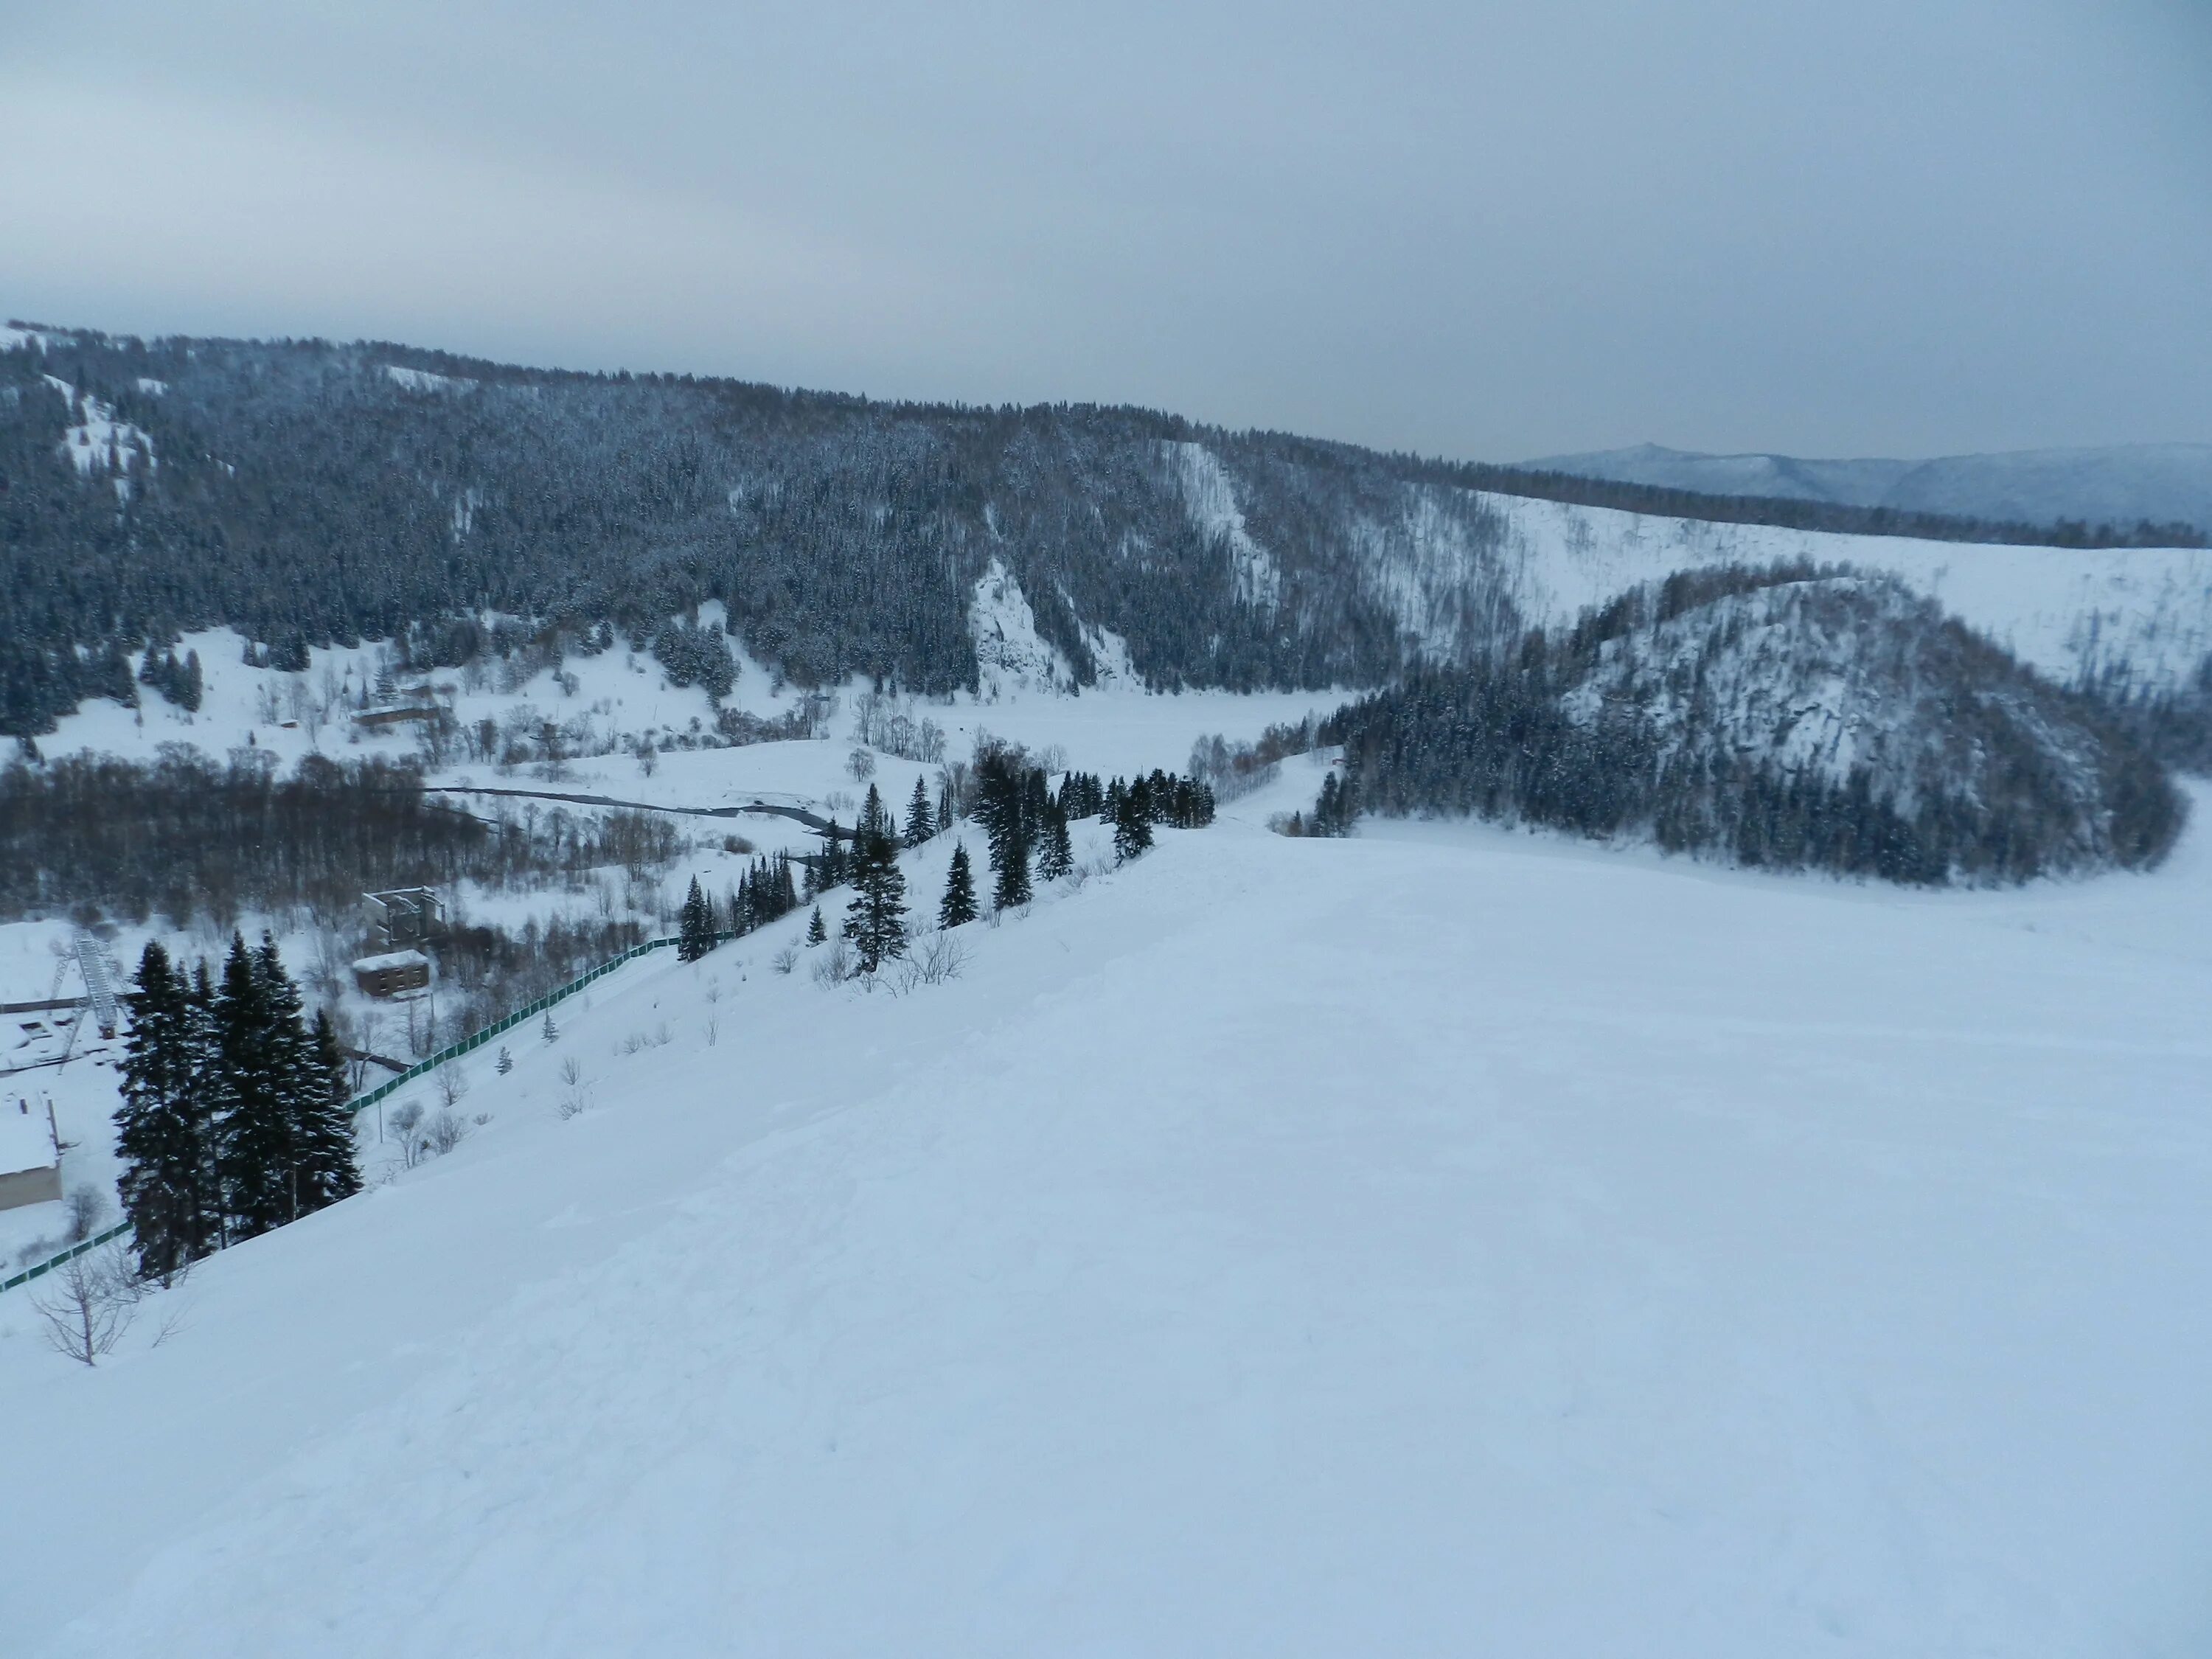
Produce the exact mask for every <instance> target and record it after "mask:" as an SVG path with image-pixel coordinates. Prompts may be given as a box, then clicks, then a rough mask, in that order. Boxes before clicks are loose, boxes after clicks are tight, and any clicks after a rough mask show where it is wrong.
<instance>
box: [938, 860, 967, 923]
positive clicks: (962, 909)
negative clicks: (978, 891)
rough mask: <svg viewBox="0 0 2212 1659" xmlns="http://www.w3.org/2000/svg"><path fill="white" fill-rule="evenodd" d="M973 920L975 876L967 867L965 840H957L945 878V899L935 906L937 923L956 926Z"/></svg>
mask: <svg viewBox="0 0 2212 1659" xmlns="http://www.w3.org/2000/svg"><path fill="white" fill-rule="evenodd" d="M963 921H975V872H973V871H972V870H970V869H969V867H968V844H967V842H955V843H954V844H953V848H952V868H951V870H950V871H949V872H946V875H945V900H944V902H943V903H941V904H939V906H938V907H937V925H938V926H939V927H958V926H960V924H961V923H962V922H963Z"/></svg>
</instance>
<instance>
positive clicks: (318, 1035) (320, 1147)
mask: <svg viewBox="0 0 2212 1659" xmlns="http://www.w3.org/2000/svg"><path fill="white" fill-rule="evenodd" d="M500 1054H501V1057H502V1058H503V1057H504V1056H505V1055H506V1054H507V1050H506V1049H504V1048H502V1049H501V1050H500ZM302 1082H303V1085H304V1086H303V1087H302V1088H301V1091H300V1095H299V1098H298V1101H297V1103H296V1116H295V1124H296V1129H295V1133H296V1137H297V1143H298V1148H299V1152H298V1157H299V1171H300V1179H299V1198H300V1211H301V1213H302V1214H306V1213H307V1212H309V1211H313V1210H319V1209H321V1208H322V1207H323V1206H325V1205H326V1204H335V1203H337V1201H338V1200H340V1199H342V1198H350V1197H352V1196H353V1195H354V1194H356V1193H357V1192H359V1191H360V1190H361V1165H360V1164H359V1163H358V1162H357V1161H356V1158H355V1153H354V1137H353V1113H352V1112H351V1111H350V1110H349V1109H348V1107H349V1103H350V1102H351V1101H352V1098H353V1091H352V1089H351V1088H350V1087H349V1085H348V1084H347V1081H346V1064H345V1053H344V1051H343V1049H341V1048H339V1047H338V1034H337V1031H336V1030H334V1029H333V1028H332V1026H331V1017H330V1015H329V1014H328V1013H327V1012H325V1011H324V1010H322V1009H320V1008H318V1009H317V1010H316V1011H315V1023H314V1024H313V1027H312V1028H311V1029H310V1030H309V1031H308V1034H307V1075H306V1077H305V1078H304V1079H302Z"/></svg>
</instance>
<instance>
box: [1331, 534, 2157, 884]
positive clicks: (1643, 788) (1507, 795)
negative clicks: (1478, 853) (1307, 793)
mask: <svg viewBox="0 0 2212 1659" xmlns="http://www.w3.org/2000/svg"><path fill="white" fill-rule="evenodd" d="M1315 735H1316V741H1317V742H1320V743H1322V744H1330V743H1339V744H1342V745H1343V747H1344V772H1343V781H1342V782H1341V784H1339V782H1338V781H1337V780H1336V778H1335V777H1334V776H1332V777H1331V779H1330V781H1329V785H1328V788H1327V789H1326V790H1325V791H1324V794H1323V797H1322V800H1321V802H1320V803H1319V804H1318V806H1317V810H1316V813H1315V817H1314V823H1315V827H1316V829H1317V830H1318V832H1319V833H1323V834H1329V833H1341V832H1342V829H1343V827H1344V826H1345V825H1346V824H1347V823H1348V822H1349V820H1350V819H1351V817H1353V816H1355V815H1356V814H1357V812H1358V811H1360V810H1363V809H1364V810H1368V811H1377V812H1383V813H1386V814H1392V815H1401V816H1402V815H1406V814H1424V813H1435V814H1448V815H1461V814H1467V815H1473V816H1474V817H1484V818H1492V819H1500V820H1504V821H1505V822H1508V823H1531V824H1542V825H1547V826H1550V827H1553V828H1556V829H1566V830H1570V831H1572V832H1574V833H1577V834H1580V835H1584V836H1596V837H1611V836H1622V835H1638V836H1649V837H1650V839H1651V840H1652V841H1654V842H1656V844H1657V845H1659V846H1660V847H1662V848H1665V849H1667V850H1668V851H1676V852H1692V853H1700V854H1711V855H1715V856H1718V857H1722V858H1724V859H1726V860H1730V861H1733V862H1736V863H1740V864H1744V865H1747V866H1764V867H1770V868H1777V869H1822V870H1832V871H1836V872H1842V873H1846V874H1854V875H1869V876H1875V877H1879V878H1883V879H1887V880H1891V881H1898V882H1905V883H1913V884H1941V883H1945V882H1949V881H1963V882H1970V883H1988V882H2017V881H2025V880H2027V879H2029V878H2032V877H2034V876H2038V875H2042V874H2048V873H2057V872H2069V871H2084V870H2089V869H2094V868H2098V867H2101V866H2106V865H2112V864H2117V865H2118V866H2121V867H2123V868H2130V869H2137V868H2144V867H2147V866H2150V865H2153V864H2155V863H2156V862H2157V861H2158V860H2160V858H2162V857H2163V856H2164V855H2165V854H2166V850H2167V849H2168V848H2170V847H2171V846H2172V843H2173V841H2174V838H2175V836H2177V835H2178V834H2179V830H2180V827H2181V823H2182V821H2183V817H2184V804H2183V802H2182V799H2181V797H2180V795H2179V793H2178V792H2177V791H2176V789H2175V788H2174V787H2173V785H2172V782H2171V781H2170V780H2169V779H2168V778H2167V777H2166V774H2165V772H2164V770H2163V769H2162V768H2161V767H2160V764H2159V763H2158V762H2157V761H2156V760H2155V759H2154V757H2152V756H2151V755H2150V754H2149V753H2148V752H2147V751H2145V750H2143V749H2142V747H2141V746H2140V745H2138V744H2136V742H2135V741H2134V740H2133V739H2131V738H2129V737H2127V736H2125V735H2124V733H2122V732H2120V731H2119V730H2118V728H2117V726H2115V724H2114V721H2113V720H2112V716H2111V715H2110V714H2109V712H2108V711H2107V710H2106V709H2105V708H2103V707H2101V706H2100V705H2099V704H2098V703H2097V702H2094V701H2093V700H2092V699H2091V698H2089V697H2087V696H2082V695H2081V694H2079V693H2076V692H2072V691H2066V690H2060V689H2059V688H2057V687H2054V686H2052V685H2050V684H2047V683H2045V682H2044V681H2042V680H2040V679H2039V678H2037V677H2036V676H2035V675H2033V673H2031V672H2029V671H2027V670H2025V669H2023V668H2021V666H2020V665H2018V664H2017V663H2015V661H2013V659H2011V658H2010V657H2008V656H2007V655H2006V654H2005V653H2002V651H2000V650H1998V649H1997V648H1996V647H1994V646H1991V645H1990V644H1989V643H1988V642H1986V641H1983V640H1981V639H1980V638H1978V636H1976V635H1973V634H1972V632H1970V631H1969V630H1967V629H1965V628H1963V627H1961V626H1960V625H1959V624H1958V623H1956V622H1954V621H1952V620H1950V619H1948V618H1947V617H1944V616H1943V614H1942V611H1941V610H1940V609H1939V608H1938V607H1937V606H1936V605H1934V604H1933V603H1932V602H1930V601H1928V600H1925V599H1919V598H1917V597H1916V596H1914V595H1912V594H1911V593H1909V592H1906V591H1905V589H1904V588H1902V587H1901V586H1899V585H1898V584H1896V583H1894V582H1890V581H1887V580H1874V579H1869V578H1864V577H1861V576H1857V575H1854V574H1850V573H1848V572H1839V571H1826V572H1821V571H1814V570H1812V569H1810V568H1777V569H1771V570H1760V571H1750V570H1719V571H1705V572H1697V573H1687V574H1681V575H1678V576H1675V577H1672V578H1670V579H1668V580H1667V581H1666V582H1664V583H1662V584H1659V585H1657V586H1655V587H1652V588H1647V589H1642V590H1638V591H1636V592H1630V593H1627V594H1625V595H1623V596H1621V598H1620V599H1617V600H1615V601H1614V602H1613V603H1612V604H1611V605H1607V606H1606V607H1604V608H1602V609H1601V610H1599V611H1595V612H1593V613H1591V614H1589V615H1588V616H1586V617H1584V618H1583V621H1582V622H1581V623H1580V624H1578V625H1577V627H1576V628H1575V629H1572V630H1571V631H1570V632H1568V633H1566V634H1564V635H1560V636H1559V637H1556V638H1548V639H1547V637H1546V636H1545V635H1543V634H1542V633H1541V631H1538V632H1534V633H1532V634H1530V635H1528V636H1527V637H1526V638H1524V640H1523V641H1522V643H1521V646H1520V647H1519V648H1518V649H1517V650H1516V651H1514V652H1512V653H1510V654H1508V655H1506V656H1505V657H1504V658H1502V659H1499V660H1498V661H1496V662H1494V663H1491V664H1487V665H1480V666H1475V667H1468V668H1445V669H1434V670H1426V671H1419V672H1416V673H1415V674H1413V675H1412V676H1410V677H1408V678H1407V680H1406V681H1405V682H1404V683H1403V684H1401V685H1398V686H1396V687H1394V688H1392V689H1391V690H1387V691H1383V692H1378V693H1376V694H1375V695H1374V696H1369V697H1366V698H1364V699H1362V700H1361V701H1359V702H1356V703H1352V704H1350V705H1348V706H1346V708H1343V709H1342V710H1340V712H1339V713H1338V714H1336V715H1335V716H1334V717H1333V718H1332V719H1331V720H1328V722H1326V723H1324V725H1323V726H1322V727H1321V728H1320V730H1319V731H1318V732H1316V734H1315Z"/></svg>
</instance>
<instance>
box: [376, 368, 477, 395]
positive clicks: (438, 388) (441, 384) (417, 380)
mask: <svg viewBox="0 0 2212 1659" xmlns="http://www.w3.org/2000/svg"><path fill="white" fill-rule="evenodd" d="M384 372H385V374H387V375H388V376H390V377H391V379H392V381H393V382H394V383H395V384H397V385H398V386H404V387H405V388H406V389H407V390H408V391H410V392H469V391H473V390H474V389H475V387H476V384H477V383H476V382H475V381H474V380H466V379H464V378H462V377H460V376H458V375H453V374H432V373H431V372H430V371H429V370H428V369H427V368H401V367H400V366H399V365H398V363H386V364H385V365H384Z"/></svg>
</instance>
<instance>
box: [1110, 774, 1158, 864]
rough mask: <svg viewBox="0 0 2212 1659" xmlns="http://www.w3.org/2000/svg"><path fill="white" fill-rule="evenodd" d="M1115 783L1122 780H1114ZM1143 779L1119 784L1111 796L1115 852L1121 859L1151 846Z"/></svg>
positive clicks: (1131, 857)
mask: <svg viewBox="0 0 2212 1659" xmlns="http://www.w3.org/2000/svg"><path fill="white" fill-rule="evenodd" d="M1120 784H1121V780H1120V779H1119V778H1116V779H1115V786H1116V787H1119V786H1120ZM1149 794H1150V792H1149V791H1148V790H1146V787H1145V781H1144V780H1143V779H1142V778H1139V779H1138V780H1137V781H1135V782H1134V783H1133V784H1131V785H1129V786H1128V787H1126V788H1122V789H1121V793H1120V794H1119V795H1118V796H1116V797H1115V800H1114V856H1115V859H1116V860H1118V861H1120V862H1121V863H1123V864H1127V862H1128V861H1129V860H1131V859H1133V858H1139V857H1141V856H1142V855H1143V854H1146V853H1147V852H1150V851H1151V850H1152V812H1151V810H1150V801H1149V799H1148V796H1149Z"/></svg>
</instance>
